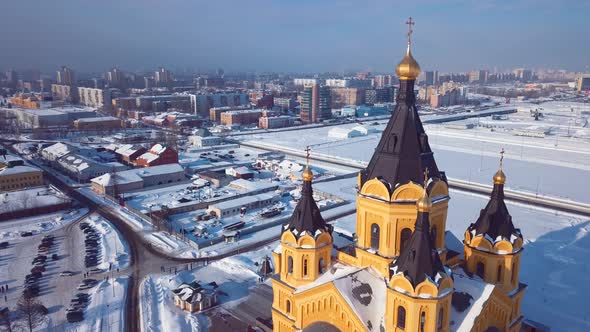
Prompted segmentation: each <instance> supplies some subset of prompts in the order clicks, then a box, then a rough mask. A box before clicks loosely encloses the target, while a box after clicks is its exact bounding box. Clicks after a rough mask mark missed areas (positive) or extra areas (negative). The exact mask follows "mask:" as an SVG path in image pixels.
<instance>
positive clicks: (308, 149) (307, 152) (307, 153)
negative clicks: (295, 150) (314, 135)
mask: <svg viewBox="0 0 590 332" xmlns="http://www.w3.org/2000/svg"><path fill="white" fill-rule="evenodd" d="M310 152H311V149H310V148H309V145H308V146H306V147H305V162H306V164H307V168H309V153H310Z"/></svg>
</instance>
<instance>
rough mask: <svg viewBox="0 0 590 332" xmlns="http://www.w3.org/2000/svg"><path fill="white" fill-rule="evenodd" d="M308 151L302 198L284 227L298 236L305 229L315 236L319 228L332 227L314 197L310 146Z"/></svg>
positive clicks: (327, 229) (326, 228)
mask: <svg viewBox="0 0 590 332" xmlns="http://www.w3.org/2000/svg"><path fill="white" fill-rule="evenodd" d="M306 151H307V166H306V168H305V170H304V171H303V186H302V188H301V198H300V199H299V202H298V203H297V206H296V207H295V210H294V211H293V215H291V218H290V219H289V221H288V223H287V224H286V225H285V226H284V228H283V229H284V230H287V229H289V230H291V231H292V232H293V233H294V234H295V235H297V236H298V235H300V234H301V233H302V232H304V231H305V232H307V233H310V235H311V236H314V235H315V233H316V231H317V230H325V231H329V229H330V227H329V225H328V224H327V223H326V221H325V220H324V218H322V215H321V213H320V209H319V208H318V206H317V204H316V203H315V200H314V199H313V190H312V188H311V182H312V180H313V173H312V171H311V169H310V168H309V151H310V150H309V147H307V149H306Z"/></svg>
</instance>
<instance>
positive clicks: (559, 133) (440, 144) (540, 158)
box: [239, 102, 590, 203]
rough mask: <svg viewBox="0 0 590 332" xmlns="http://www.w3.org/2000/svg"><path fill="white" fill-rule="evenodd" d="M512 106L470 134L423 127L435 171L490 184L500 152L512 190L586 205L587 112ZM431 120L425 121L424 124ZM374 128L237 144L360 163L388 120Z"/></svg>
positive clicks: (263, 137)
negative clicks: (532, 133) (536, 113)
mask: <svg viewBox="0 0 590 332" xmlns="http://www.w3.org/2000/svg"><path fill="white" fill-rule="evenodd" d="M514 107H515V108H518V109H519V112H518V113H515V114H510V115H508V119H509V120H492V119H491V118H490V117H488V118H481V119H480V120H479V124H480V126H479V127H476V128H475V129H462V130H460V129H454V128H449V126H450V125H456V124H459V125H464V124H465V123H477V122H478V121H477V119H469V120H461V121H455V122H449V123H442V124H428V125H426V126H425V129H426V132H427V134H428V135H429V142H430V144H431V146H432V148H433V150H434V152H435V158H436V160H437V164H438V166H439V168H440V169H442V170H444V171H446V173H447V176H448V177H449V178H453V179H461V180H466V181H472V182H478V183H483V184H489V183H490V181H491V180H490V179H491V176H492V175H493V174H494V172H495V170H496V169H497V167H498V159H499V151H500V150H501V149H502V148H504V149H505V150H506V154H505V163H504V166H505V171H506V174H507V175H508V183H507V186H508V187H510V188H511V189H516V190H524V191H529V192H533V193H539V194H541V195H548V196H556V197H563V198H567V199H571V200H574V201H580V202H585V203H588V202H590V198H589V196H588V195H585V188H588V187H590V129H589V128H588V123H587V120H588V119H587V118H588V116H587V115H583V114H582V113H581V111H583V110H587V109H589V108H590V107H588V106H587V105H584V104H580V103H557V102H550V103H544V104H541V105H533V104H518V105H515V106H514ZM539 107H540V108H543V111H542V112H544V117H543V119H541V121H534V119H533V118H531V116H530V113H529V110H530V109H531V108H532V109H534V108H539ZM571 108H574V112H572V111H571ZM430 117H431V116H425V117H423V120H424V119H428V118H430ZM377 123H378V124H376V125H374V123H365V124H364V126H366V127H370V128H374V129H376V130H377V132H376V133H372V134H369V135H367V136H362V137H355V138H350V139H344V140H342V139H336V138H333V137H329V136H328V131H329V128H312V129H306V130H301V131H291V132H281V133H270V134H257V135H250V136H240V137H239V139H241V140H245V141H248V142H249V143H253V144H256V145H258V146H266V147H269V148H291V149H295V150H297V151H303V149H304V148H305V146H307V145H310V146H311V148H312V151H313V153H314V154H316V155H323V156H327V157H329V158H333V159H345V160H349V161H353V162H361V164H362V163H366V162H368V161H369V159H370V158H371V156H372V155H373V151H374V148H375V147H376V145H377V143H378V142H379V139H380V137H381V131H382V130H383V129H384V128H385V125H386V123H387V121H378V122H377ZM356 125H357V124H350V125H343V126H342V127H343V128H352V127H354V126H356ZM515 128H516V129H518V130H533V129H534V130H537V131H540V132H544V131H547V132H548V134H547V135H546V136H545V137H544V138H538V137H524V136H515V135H514V133H513V132H512V131H511V130H512V129H515ZM568 132H569V135H568ZM555 174H560V176H555Z"/></svg>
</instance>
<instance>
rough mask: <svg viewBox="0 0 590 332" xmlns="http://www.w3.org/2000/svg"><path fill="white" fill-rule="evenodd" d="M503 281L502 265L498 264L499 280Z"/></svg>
mask: <svg viewBox="0 0 590 332" xmlns="http://www.w3.org/2000/svg"><path fill="white" fill-rule="evenodd" d="M500 281H502V265H498V282H500Z"/></svg>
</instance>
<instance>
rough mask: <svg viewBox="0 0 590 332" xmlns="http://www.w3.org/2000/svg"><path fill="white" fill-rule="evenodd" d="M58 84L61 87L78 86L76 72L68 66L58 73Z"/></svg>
mask: <svg viewBox="0 0 590 332" xmlns="http://www.w3.org/2000/svg"><path fill="white" fill-rule="evenodd" d="M57 83H58V84H61V85H68V86H76V75H75V72H74V70H72V69H71V68H68V67H66V66H63V67H61V69H60V70H58V71H57Z"/></svg>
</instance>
